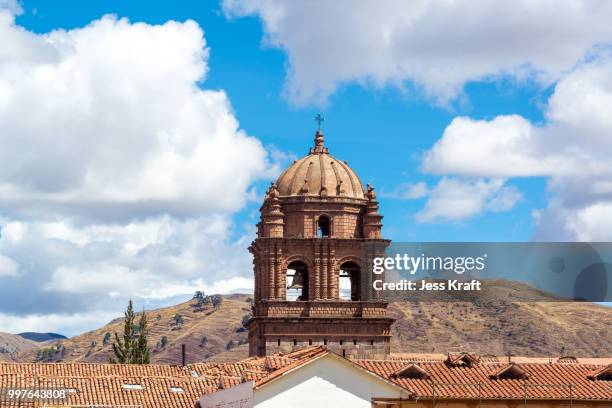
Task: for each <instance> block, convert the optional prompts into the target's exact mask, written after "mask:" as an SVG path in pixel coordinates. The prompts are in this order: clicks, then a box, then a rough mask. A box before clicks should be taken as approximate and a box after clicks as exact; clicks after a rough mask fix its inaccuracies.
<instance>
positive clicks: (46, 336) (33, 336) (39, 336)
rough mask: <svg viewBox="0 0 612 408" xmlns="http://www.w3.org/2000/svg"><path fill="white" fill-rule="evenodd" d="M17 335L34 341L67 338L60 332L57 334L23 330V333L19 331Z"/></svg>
mask: <svg viewBox="0 0 612 408" xmlns="http://www.w3.org/2000/svg"><path fill="white" fill-rule="evenodd" d="M19 336H21V337H23V338H24V339H28V340H32V341H36V342H43V341H48V340H63V339H67V337H66V336H64V335H62V334H57V333H37V332H23V333H19Z"/></svg>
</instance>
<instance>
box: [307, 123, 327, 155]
mask: <svg viewBox="0 0 612 408" xmlns="http://www.w3.org/2000/svg"><path fill="white" fill-rule="evenodd" d="M315 120H316V121H317V133H316V135H315V140H314V141H315V146H314V149H313V150H311V151H310V152H309V154H317V153H327V148H326V147H325V145H324V141H323V132H321V123H322V122H324V121H325V118H324V117H323V115H321V114H320V113H317V116H315Z"/></svg>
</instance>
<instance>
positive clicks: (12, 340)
mask: <svg viewBox="0 0 612 408" xmlns="http://www.w3.org/2000/svg"><path fill="white" fill-rule="evenodd" d="M38 346H39V344H37V343H36V342H34V341H31V340H28V339H24V338H23V337H21V336H19V335H17V334H10V333H1V332H0V361H13V360H15V359H17V358H18V355H19V353H23V352H24V351H27V350H30V349H34V348H36V347H38Z"/></svg>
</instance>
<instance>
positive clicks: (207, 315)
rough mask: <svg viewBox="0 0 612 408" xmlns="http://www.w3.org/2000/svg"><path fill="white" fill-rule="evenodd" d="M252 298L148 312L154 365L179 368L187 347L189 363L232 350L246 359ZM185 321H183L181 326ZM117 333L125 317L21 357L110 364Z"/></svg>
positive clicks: (237, 297) (233, 356)
mask: <svg viewBox="0 0 612 408" xmlns="http://www.w3.org/2000/svg"><path fill="white" fill-rule="evenodd" d="M248 300H249V296H248V295H231V296H225V297H224V298H223V302H222V303H221V305H220V306H218V307H213V305H212V304H207V305H204V306H202V307H198V306H197V302H196V301H195V300H189V301H187V302H185V303H181V304H179V305H176V306H171V307H166V308H162V309H156V310H151V311H148V312H147V317H148V321H149V328H150V333H149V346H150V347H151V361H152V362H154V363H160V364H161V363H164V364H175V363H176V364H179V363H180V362H181V345H182V344H185V345H186V348H187V362H188V363H192V362H199V361H203V360H209V359H212V358H214V357H215V356H216V355H218V354H220V353H223V352H227V351H228V349H229V350H230V351H232V352H228V353H223V355H224V358H225V359H239V358H242V357H244V356H246V355H247V354H248V346H246V341H247V333H246V331H245V330H244V329H243V328H242V319H243V317H244V316H246V315H248V314H250V311H251V306H250V303H248ZM177 316H180V319H179V318H177ZM181 320H182V323H177V321H181ZM115 332H117V333H119V335H121V333H122V332H123V318H118V319H115V320H113V321H112V322H110V323H109V324H107V325H106V326H104V327H102V328H100V329H97V330H93V331H90V332H87V333H83V334H80V335H78V336H75V337H72V338H70V339H68V340H60V341H55V342H53V343H52V344H51V345H47V346H46V347H44V348H38V349H34V350H28V351H25V352H24V353H22V354H20V356H19V360H20V361H90V362H108V360H109V358H110V357H111V355H112V349H111V342H112V340H113V338H114V333H115ZM105 337H106V338H107V340H106V341H105ZM164 338H165V339H164Z"/></svg>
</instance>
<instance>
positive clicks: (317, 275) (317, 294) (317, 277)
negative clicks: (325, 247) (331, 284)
mask: <svg viewBox="0 0 612 408" xmlns="http://www.w3.org/2000/svg"><path fill="white" fill-rule="evenodd" d="M315 257H316V258H315V261H314V263H315V270H314V276H313V277H312V278H314V279H312V278H311V279H310V280H311V281H312V282H313V284H312V285H311V287H310V289H311V292H310V297H311V298H312V299H321V258H320V257H319V254H318V253H315Z"/></svg>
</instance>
